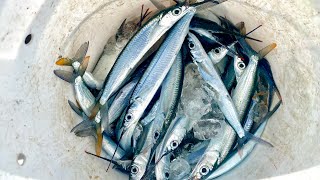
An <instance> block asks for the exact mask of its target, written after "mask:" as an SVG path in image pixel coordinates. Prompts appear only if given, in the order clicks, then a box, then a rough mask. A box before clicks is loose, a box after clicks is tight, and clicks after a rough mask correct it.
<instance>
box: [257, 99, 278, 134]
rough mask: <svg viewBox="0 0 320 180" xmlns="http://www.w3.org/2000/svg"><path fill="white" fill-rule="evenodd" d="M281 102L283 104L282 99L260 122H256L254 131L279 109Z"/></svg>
mask: <svg viewBox="0 0 320 180" xmlns="http://www.w3.org/2000/svg"><path fill="white" fill-rule="evenodd" d="M270 104H271V103H270ZM281 104H282V101H281V100H280V101H279V102H278V103H277V104H276V105H275V106H274V108H273V109H272V110H271V111H269V112H268V113H267V114H266V115H265V116H264V117H263V118H262V119H261V120H260V121H259V122H258V123H256V124H255V126H254V127H253V128H252V129H253V131H256V130H257V129H258V128H259V126H260V125H261V124H263V123H264V122H266V121H267V120H268V119H270V117H271V116H272V115H273V114H274V113H275V112H276V111H277V110H278V109H279V107H280V105H281Z"/></svg>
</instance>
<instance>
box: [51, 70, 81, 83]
mask: <svg viewBox="0 0 320 180" xmlns="http://www.w3.org/2000/svg"><path fill="white" fill-rule="evenodd" d="M53 73H54V74H55V75H56V76H57V77H59V78H60V79H62V80H64V81H66V82H68V83H73V82H74V80H75V79H76V75H75V74H74V73H73V72H69V71H65V70H60V69H56V70H54V71H53Z"/></svg>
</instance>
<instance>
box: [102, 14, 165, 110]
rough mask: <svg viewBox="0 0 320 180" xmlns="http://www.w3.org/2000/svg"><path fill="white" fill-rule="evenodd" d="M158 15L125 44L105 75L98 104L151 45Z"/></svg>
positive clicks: (118, 85) (105, 99) (120, 83)
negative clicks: (108, 72) (106, 75)
mask: <svg viewBox="0 0 320 180" xmlns="http://www.w3.org/2000/svg"><path fill="white" fill-rule="evenodd" d="M158 21H159V17H157V18H155V19H153V20H151V21H150V22H149V23H148V24H147V25H146V26H144V27H143V28H142V29H141V30H140V31H139V32H138V33H137V34H136V35H135V36H134V37H133V38H132V40H131V41H130V42H129V43H128V44H127V46H126V47H125V48H124V50H123V51H122V52H121V54H120V55H119V57H118V59H117V60H116V62H115V64H114V66H113V67H112V69H111V71H110V74H109V75H108V77H107V81H106V85H105V88H104V91H103V94H102V96H101V99H100V104H102V105H103V104H104V103H105V102H106V101H107V100H108V99H109V97H110V96H111V95H112V94H113V93H114V92H115V91H117V90H118V88H119V87H120V86H121V85H122V83H123V81H124V80H125V79H126V78H127V77H128V76H129V75H130V74H131V73H132V72H133V70H134V69H135V68H136V66H137V65H139V61H141V59H142V57H143V56H144V54H145V53H146V52H147V51H148V50H149V49H150V48H151V46H152V45H153V43H150V42H152V40H151V39H150V38H151V37H152V36H151V35H152V34H153V30H154V29H155V27H156V26H157V24H158Z"/></svg>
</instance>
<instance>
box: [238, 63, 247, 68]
mask: <svg viewBox="0 0 320 180" xmlns="http://www.w3.org/2000/svg"><path fill="white" fill-rule="evenodd" d="M238 68H239V69H244V68H246V65H245V64H244V63H243V62H239V63H238Z"/></svg>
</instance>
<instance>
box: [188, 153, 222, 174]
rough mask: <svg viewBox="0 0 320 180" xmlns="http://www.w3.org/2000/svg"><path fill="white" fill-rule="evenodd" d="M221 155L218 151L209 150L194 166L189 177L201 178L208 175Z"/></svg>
mask: <svg viewBox="0 0 320 180" xmlns="http://www.w3.org/2000/svg"><path fill="white" fill-rule="evenodd" d="M218 157H219V153H218V152H217V151H207V152H206V153H205V154H204V155H203V156H202V158H201V159H200V161H199V162H198V163H197V165H196V166H195V167H194V169H193V171H192V173H191V175H190V177H189V179H201V178H203V177H204V176H206V175H208V174H209V173H210V172H211V171H212V170H213V167H214V165H215V164H216V162H217V160H218Z"/></svg>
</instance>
